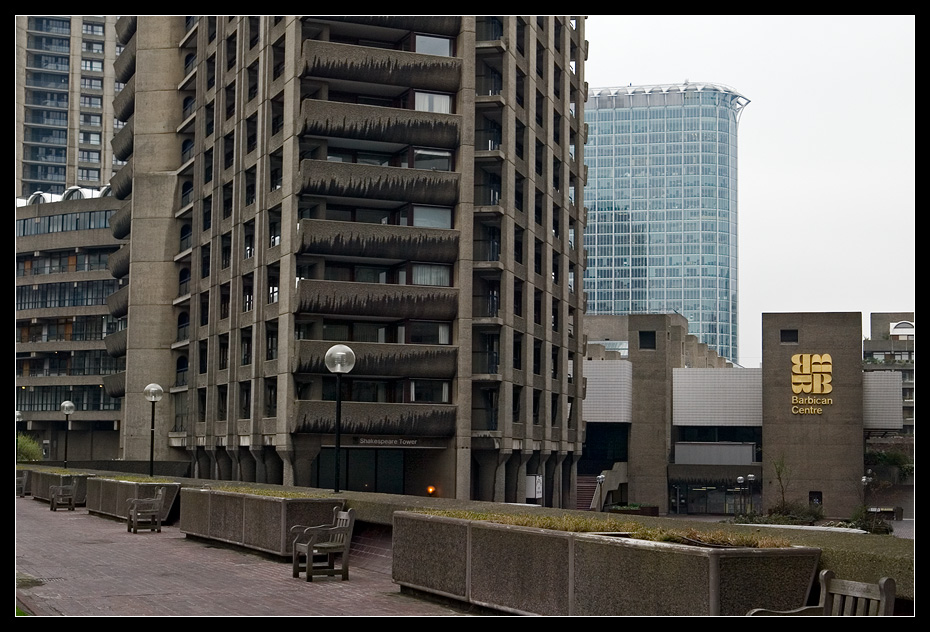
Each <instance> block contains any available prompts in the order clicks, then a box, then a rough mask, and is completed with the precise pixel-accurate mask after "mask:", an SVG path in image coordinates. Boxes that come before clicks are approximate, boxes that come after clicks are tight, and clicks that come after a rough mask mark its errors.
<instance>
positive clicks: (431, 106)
mask: <svg viewBox="0 0 930 632" xmlns="http://www.w3.org/2000/svg"><path fill="white" fill-rule="evenodd" d="M413 109H415V110H418V111H420V112H439V113H441V114H449V113H451V112H452V95H449V94H437V93H435V92H417V93H416V94H415V95H414V100H413Z"/></svg>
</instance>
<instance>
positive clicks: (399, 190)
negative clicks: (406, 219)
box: [299, 160, 461, 206]
mask: <svg viewBox="0 0 930 632" xmlns="http://www.w3.org/2000/svg"><path fill="white" fill-rule="evenodd" d="M460 175H461V174H459V173H456V172H454V171H431V170H426V169H406V168H402V167H378V166H372V165H360V164H354V163H343V162H329V161H326V160H302V161H301V162H300V176H299V177H300V179H301V181H300V193H309V194H313V195H334V196H339V197H362V198H371V199H383V200H397V201H401V202H411V203H414V204H434V205H437V206H453V205H455V204H457V203H458V201H459V179H460Z"/></svg>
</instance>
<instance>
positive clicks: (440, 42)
mask: <svg viewBox="0 0 930 632" xmlns="http://www.w3.org/2000/svg"><path fill="white" fill-rule="evenodd" d="M414 38H415V46H416V51H417V52H418V53H425V54H427V55H442V56H443V57H451V56H452V40H451V39H449V38H448V37H436V36H435V35H420V34H417V35H415V36H414Z"/></svg>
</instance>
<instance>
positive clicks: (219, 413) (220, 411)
mask: <svg viewBox="0 0 930 632" xmlns="http://www.w3.org/2000/svg"><path fill="white" fill-rule="evenodd" d="M228 400H229V387H228V386H226V385H225V384H224V385H222V386H217V387H216V418H217V420H219V421H226V414H227V413H226V406H227V401H228Z"/></svg>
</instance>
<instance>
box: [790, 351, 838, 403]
mask: <svg viewBox="0 0 930 632" xmlns="http://www.w3.org/2000/svg"><path fill="white" fill-rule="evenodd" d="M791 390H792V392H793V393H794V394H793V395H792V396H791V414H793V415H822V414H823V407H824V406H829V405H831V404H832V403H833V398H832V397H823V395H828V394H829V393H832V392H833V358H832V357H830V354H829V353H824V354H822V355H820V354H816V353H796V354H795V355H793V356H791Z"/></svg>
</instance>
